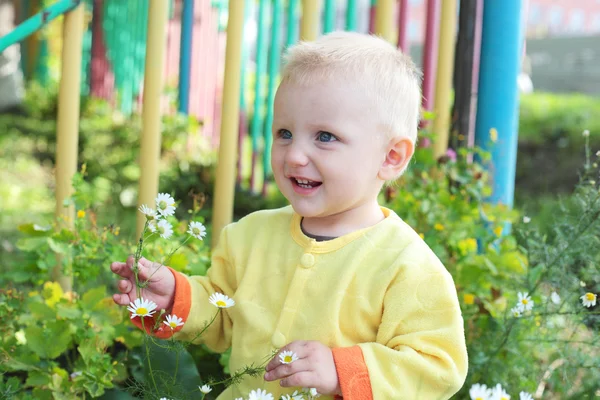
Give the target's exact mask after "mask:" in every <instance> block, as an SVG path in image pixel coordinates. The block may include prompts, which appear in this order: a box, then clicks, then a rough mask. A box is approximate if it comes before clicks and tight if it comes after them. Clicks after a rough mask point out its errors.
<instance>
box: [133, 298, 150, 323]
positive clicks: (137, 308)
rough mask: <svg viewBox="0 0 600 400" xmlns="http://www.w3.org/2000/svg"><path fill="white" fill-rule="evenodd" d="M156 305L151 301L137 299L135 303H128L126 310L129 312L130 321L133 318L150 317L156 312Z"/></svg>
mask: <svg viewBox="0 0 600 400" xmlns="http://www.w3.org/2000/svg"><path fill="white" fill-rule="evenodd" d="M156 307H157V306H156V303H155V302H153V301H152V300H146V299H143V298H141V299H140V298H137V299H135V301H133V302H131V303H129V307H127V310H129V312H131V319H133V318H135V317H150V316H152V314H154V313H155V312H156Z"/></svg>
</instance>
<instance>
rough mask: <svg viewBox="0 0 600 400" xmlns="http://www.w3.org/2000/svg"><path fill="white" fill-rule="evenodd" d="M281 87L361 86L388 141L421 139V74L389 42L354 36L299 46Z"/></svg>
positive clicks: (289, 60)
mask: <svg viewBox="0 0 600 400" xmlns="http://www.w3.org/2000/svg"><path fill="white" fill-rule="evenodd" d="M284 61H285V66H284V68H283V71H282V82H285V81H289V82H293V83H297V84H311V83H318V82H319V81H320V80H328V79H341V80H344V79H345V80H346V81H347V82H353V83H356V84H358V85H360V88H361V89H362V90H363V91H364V94H365V96H366V97H367V100H368V103H369V104H366V105H365V106H366V107H370V108H372V112H373V115H376V116H377V117H378V118H379V125H380V126H381V129H382V130H383V132H382V133H384V134H385V136H387V137H389V138H393V137H397V136H403V137H408V138H409V139H411V140H412V142H413V143H415V142H416V139H417V128H418V124H419V110H420V108H421V89H420V82H421V73H420V71H419V69H418V68H417V67H416V66H415V64H414V62H413V61H412V60H411V58H410V57H409V56H407V55H405V54H403V53H402V52H401V51H400V50H398V49H396V48H395V47H394V46H393V45H391V44H390V43H388V42H386V41H385V40H383V39H381V38H379V37H377V36H372V35H364V34H360V33H353V32H332V33H330V34H327V35H325V36H321V37H320V38H319V39H317V40H316V41H314V42H300V43H299V44H297V45H295V46H293V47H290V48H289V49H288V51H287V54H286V55H285V59H284Z"/></svg>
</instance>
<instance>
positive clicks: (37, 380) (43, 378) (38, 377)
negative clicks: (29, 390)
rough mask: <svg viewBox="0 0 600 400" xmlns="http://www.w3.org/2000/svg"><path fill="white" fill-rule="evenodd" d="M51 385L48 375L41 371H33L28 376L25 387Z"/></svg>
mask: <svg viewBox="0 0 600 400" xmlns="http://www.w3.org/2000/svg"><path fill="white" fill-rule="evenodd" d="M49 383H50V377H49V376H48V374H46V373H43V372H40V371H31V372H29V374H28V375H27V381H25V386H45V385H48V384H49Z"/></svg>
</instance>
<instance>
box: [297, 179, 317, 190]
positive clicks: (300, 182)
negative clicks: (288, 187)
mask: <svg viewBox="0 0 600 400" xmlns="http://www.w3.org/2000/svg"><path fill="white" fill-rule="evenodd" d="M290 179H291V181H292V183H294V184H295V185H297V186H299V187H301V188H304V189H312V188H315V187H317V186H321V184H322V183H323V182H317V181H311V180H308V179H301V178H290Z"/></svg>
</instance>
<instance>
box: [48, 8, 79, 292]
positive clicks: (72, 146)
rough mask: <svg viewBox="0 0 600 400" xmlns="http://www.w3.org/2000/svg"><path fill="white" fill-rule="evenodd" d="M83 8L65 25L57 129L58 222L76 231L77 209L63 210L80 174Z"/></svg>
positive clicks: (63, 277) (56, 273)
mask: <svg viewBox="0 0 600 400" xmlns="http://www.w3.org/2000/svg"><path fill="white" fill-rule="evenodd" d="M83 15H84V5H83V3H82V4H80V5H79V6H78V7H77V8H75V9H73V10H72V11H70V12H69V13H67V14H65V18H64V22H63V48H62V65H61V75H60V87H59V92H58V114H57V129H56V169H55V177H56V211H55V215H56V220H57V223H58V225H59V226H60V227H63V228H73V226H74V218H75V207H74V205H73V204H70V205H68V206H66V207H65V206H64V204H63V203H64V201H65V200H66V199H68V198H69V197H71V195H72V194H73V185H72V180H73V176H74V175H75V173H76V172H77V147H78V142H79V91H80V85H81V57H82V45H83ZM61 265H62V259H61V258H60V257H58V264H57V266H56V267H55V268H54V270H53V271H52V279H53V280H54V281H57V282H58V283H59V284H60V286H61V287H62V289H63V291H65V292H68V291H70V290H71V288H72V286H73V276H72V275H71V274H63V271H62V266H61Z"/></svg>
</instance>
